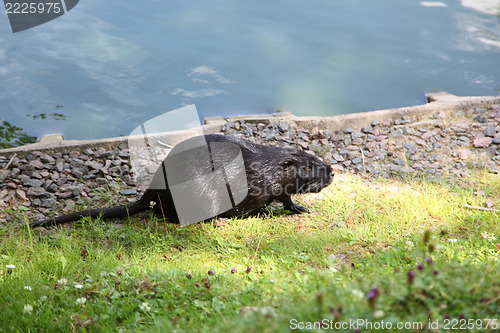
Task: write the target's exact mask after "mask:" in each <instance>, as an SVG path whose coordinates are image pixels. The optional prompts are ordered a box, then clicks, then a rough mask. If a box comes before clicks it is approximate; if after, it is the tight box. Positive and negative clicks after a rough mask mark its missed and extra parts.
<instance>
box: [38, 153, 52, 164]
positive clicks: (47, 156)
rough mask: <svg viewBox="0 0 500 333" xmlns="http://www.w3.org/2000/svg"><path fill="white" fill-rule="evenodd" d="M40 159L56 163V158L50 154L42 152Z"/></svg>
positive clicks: (44, 161)
mask: <svg viewBox="0 0 500 333" xmlns="http://www.w3.org/2000/svg"><path fill="white" fill-rule="evenodd" d="M40 161H42V162H43V163H54V162H55V159H54V158H53V157H52V156H50V155H47V154H41V155H40Z"/></svg>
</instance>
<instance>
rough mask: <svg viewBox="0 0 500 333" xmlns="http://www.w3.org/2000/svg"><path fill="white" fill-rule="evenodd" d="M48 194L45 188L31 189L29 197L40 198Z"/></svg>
mask: <svg viewBox="0 0 500 333" xmlns="http://www.w3.org/2000/svg"><path fill="white" fill-rule="evenodd" d="M45 193H47V191H45V189H44V188H43V187H30V188H29V189H28V195H29V196H32V197H40V196H42V195H44V194H45Z"/></svg>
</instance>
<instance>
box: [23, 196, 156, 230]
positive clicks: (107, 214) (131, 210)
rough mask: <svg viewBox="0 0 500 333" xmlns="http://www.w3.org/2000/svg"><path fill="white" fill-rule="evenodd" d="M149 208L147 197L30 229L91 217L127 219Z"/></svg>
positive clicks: (34, 224)
mask: <svg viewBox="0 0 500 333" xmlns="http://www.w3.org/2000/svg"><path fill="white" fill-rule="evenodd" d="M148 207H149V201H148V199H147V198H146V197H145V196H142V197H141V198H140V199H139V200H137V201H135V202H132V203H130V204H127V205H124V206H116V207H110V208H96V209H87V210H83V211H81V212H75V213H71V214H66V215H62V216H57V217H53V218H50V219H46V220H41V221H37V222H33V223H30V227H45V226H49V225H57V224H62V223H66V222H71V221H77V220H79V219H81V218H82V217H86V216H90V217H92V218H96V217H102V218H104V219H111V218H118V217H126V216H129V215H134V214H137V213H140V212H143V211H145V210H146V209H148Z"/></svg>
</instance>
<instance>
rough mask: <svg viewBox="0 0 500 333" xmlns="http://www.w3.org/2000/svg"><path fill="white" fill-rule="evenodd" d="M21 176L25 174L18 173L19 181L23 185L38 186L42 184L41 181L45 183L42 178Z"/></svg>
mask: <svg viewBox="0 0 500 333" xmlns="http://www.w3.org/2000/svg"><path fill="white" fill-rule="evenodd" d="M23 176H26V175H20V176H19V179H20V180H21V182H22V183H23V185H24V186H30V187H40V186H42V185H43V183H45V181H44V180H43V179H33V178H30V177H27V176H26V177H27V178H25V177H23Z"/></svg>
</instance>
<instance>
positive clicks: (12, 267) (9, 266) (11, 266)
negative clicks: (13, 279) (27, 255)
mask: <svg viewBox="0 0 500 333" xmlns="http://www.w3.org/2000/svg"><path fill="white" fill-rule="evenodd" d="M5 267H7V268H8V269H14V268H16V265H12V264H10V265H5Z"/></svg>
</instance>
